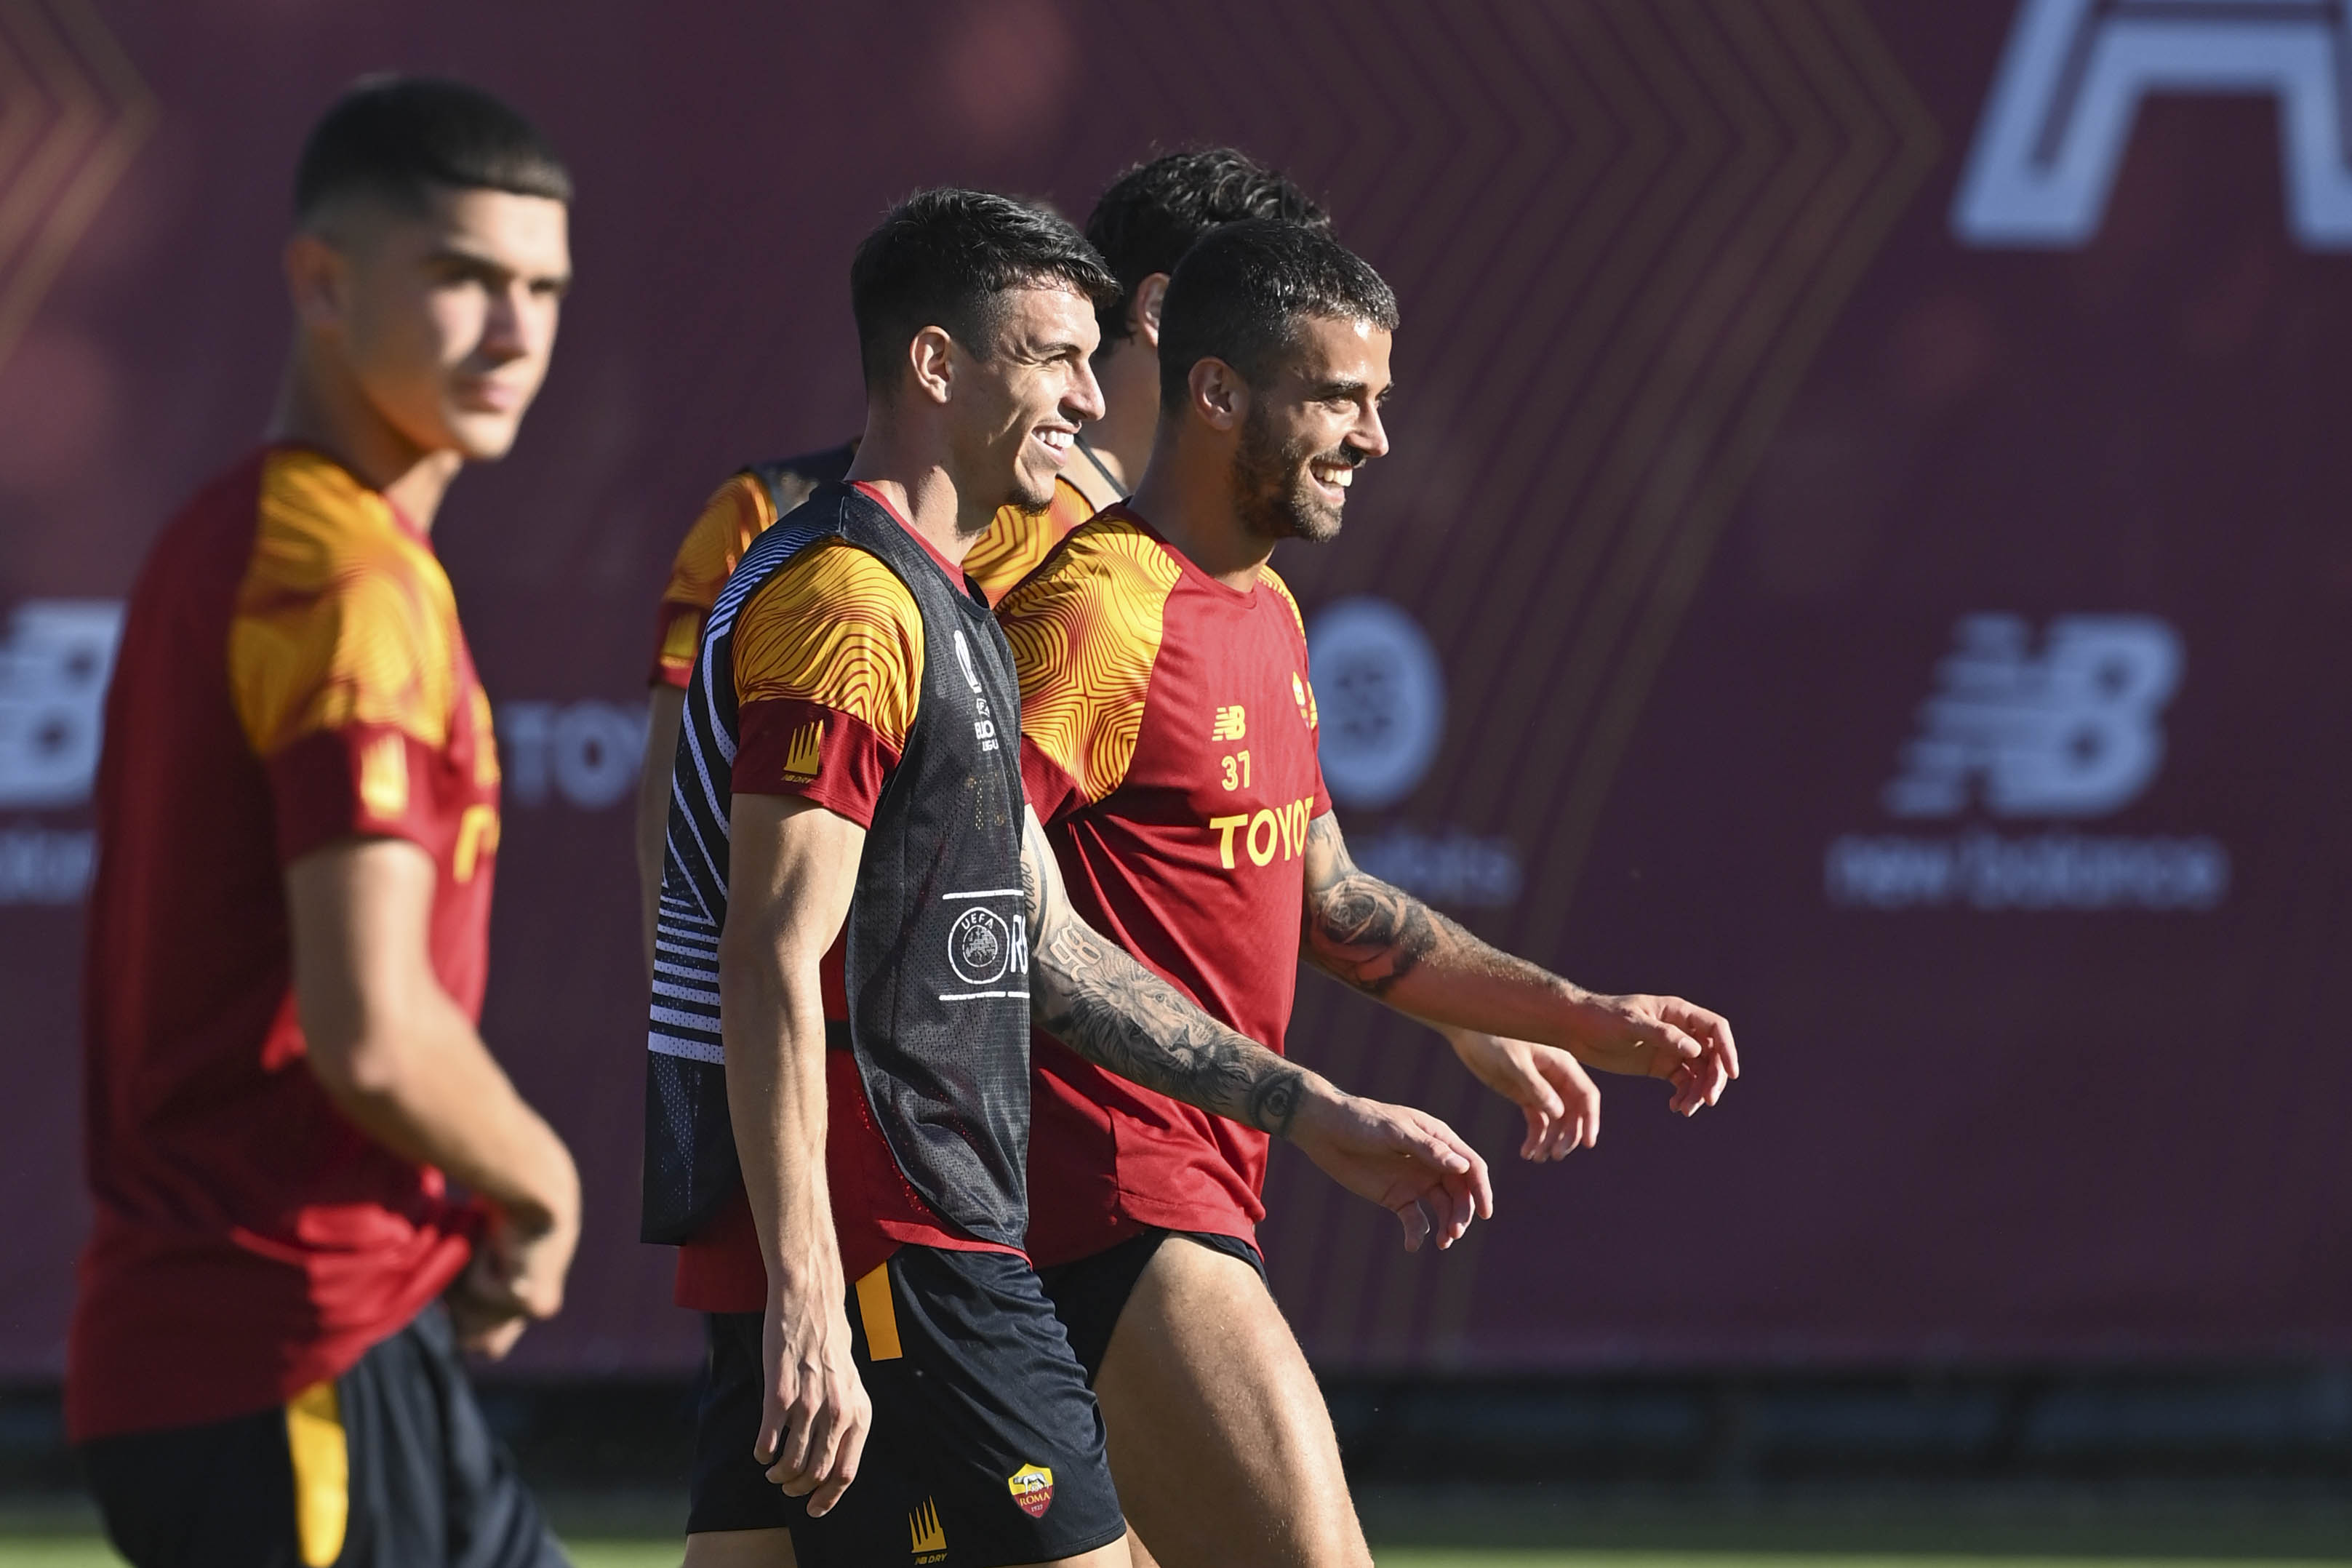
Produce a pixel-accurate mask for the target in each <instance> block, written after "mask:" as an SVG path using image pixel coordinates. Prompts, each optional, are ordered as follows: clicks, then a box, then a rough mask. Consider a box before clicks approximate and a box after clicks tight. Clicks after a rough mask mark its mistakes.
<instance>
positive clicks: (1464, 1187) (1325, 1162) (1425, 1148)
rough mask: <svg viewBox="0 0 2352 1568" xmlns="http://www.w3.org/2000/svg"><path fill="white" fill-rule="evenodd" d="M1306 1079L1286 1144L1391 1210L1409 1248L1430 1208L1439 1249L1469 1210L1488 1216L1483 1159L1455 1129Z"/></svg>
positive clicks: (1425, 1229) (1490, 1190) (1490, 1200)
mask: <svg viewBox="0 0 2352 1568" xmlns="http://www.w3.org/2000/svg"><path fill="white" fill-rule="evenodd" d="M1309 1081H1310V1084H1311V1086H1312V1087H1311V1088H1310V1089H1309V1091H1308V1092H1307V1096H1306V1097H1305V1099H1304V1100H1301V1101H1300V1103H1299V1107H1298V1110H1297V1115H1296V1116H1295V1117H1294V1118H1293V1120H1292V1121H1291V1124H1290V1141H1291V1142H1294V1143H1296V1144H1297V1145H1298V1147H1299V1149H1300V1150H1301V1151H1302V1152H1305V1154H1306V1155H1307V1158H1308V1159H1310V1160H1312V1161H1314V1162H1315V1163H1316V1164H1318V1165H1319V1166H1320V1167H1322V1169H1323V1173H1324V1174H1326V1175H1328V1176H1329V1177H1330V1178H1331V1179H1332V1180H1333V1181H1335V1182H1338V1183H1339V1184H1340V1185H1341V1186H1343V1187H1345V1188H1347V1189H1348V1190H1349V1192H1351V1193H1354V1194H1356V1195H1357V1196H1359V1197H1365V1198H1370V1199H1371V1200H1372V1202H1374V1203H1376V1204H1378V1205H1381V1207H1382V1208H1385V1209H1387V1210H1389V1211H1390V1212H1391V1214H1393V1215H1396V1216H1397V1223H1398V1224H1400V1225H1402V1226H1404V1249H1405V1250H1406V1251H1407V1252H1418V1251H1420V1250H1421V1243H1422V1238H1423V1237H1426V1236H1428V1235H1429V1234H1430V1232H1431V1230H1432V1228H1434V1229H1435V1230H1436V1233H1437V1245H1438V1246H1439V1247H1441V1248H1444V1247H1451V1246H1453V1245H1454V1243H1455V1242H1456V1241H1459V1240H1460V1239H1461V1238H1462V1233H1463V1232H1464V1231H1466V1230H1468V1229H1469V1228H1470V1220H1471V1216H1472V1215H1473V1214H1474V1213H1475V1215H1477V1216H1478V1217H1479V1218H1481V1219H1487V1218H1491V1217H1493V1215H1494V1213H1495V1189H1494V1185H1493V1184H1492V1183H1491V1182H1490V1181H1489V1180H1488V1178H1487V1175H1486V1161H1484V1160H1482V1159H1480V1158H1479V1157H1478V1151H1476V1150H1475V1149H1473V1148H1472V1147H1470V1145H1469V1144H1467V1143H1465V1142H1463V1141H1462V1138H1461V1135H1460V1134H1458V1133H1456V1132H1455V1131H1454V1129H1452V1128H1451V1127H1448V1126H1447V1125H1445V1123H1444V1122H1443V1121H1439V1120H1437V1118H1436V1117H1434V1116H1431V1115H1429V1114H1428V1113H1427V1112H1425V1111H1420V1110H1414V1109H1412V1107H1411V1106H1409V1105H1384V1104H1382V1103H1381V1101H1379V1100H1360V1099H1358V1098H1357V1097H1356V1096H1354V1095H1352V1094H1342V1093H1340V1092H1339V1090H1338V1089H1334V1088H1332V1087H1331V1086H1330V1085H1329V1084H1328V1083H1323V1082H1321V1081H1320V1080H1318V1079H1312V1078H1311V1076H1310V1080H1309ZM1432 1213H1434V1214H1435V1215H1437V1218H1438V1223H1437V1224H1436V1226H1434V1227H1433V1226H1432V1225H1431V1220H1430V1215H1432Z"/></svg>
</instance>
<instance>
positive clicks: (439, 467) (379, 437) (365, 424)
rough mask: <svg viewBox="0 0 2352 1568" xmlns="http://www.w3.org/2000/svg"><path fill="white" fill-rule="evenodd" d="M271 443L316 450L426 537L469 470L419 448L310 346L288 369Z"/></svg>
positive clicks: (447, 454)
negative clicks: (453, 485)
mask: <svg viewBox="0 0 2352 1568" xmlns="http://www.w3.org/2000/svg"><path fill="white" fill-rule="evenodd" d="M269 439H271V440H272V441H288V442H297V443H299V444H300V445H303V446H306V447H318V448H319V449H320V451H322V452H325V453H326V454H328V455H329V456H330V457H331V458H334V459H335V460H336V461H337V462H339V463H341V464H342V465H343V466H344V467H345V468H349V469H350V470H351V471H352V474H353V475H354V476H355V477H357V478H358V479H359V480H360V482H361V483H362V484H364V485H367V486H370V487H371V488H373V489H377V490H380V491H382V492H383V498H384V499H385V500H388V501H390V502H391V503H392V504H393V506H394V509H395V510H398V511H399V513H400V514H401V516H403V517H404V518H406V519H407V520H408V521H410V522H412V523H414V524H415V525H416V526H417V527H418V528H420V529H423V530H425V531H427V532H430V531H432V528H433V519H434V517H435V515H436V513H438V512H439V511H440V510H441V500H442V498H443V497H444V496H446V495H447V494H448V493H449V485H450V482H451V481H452V480H454V479H457V470H458V469H460V468H464V467H465V466H466V460H465V458H462V457H460V456H459V455H458V454H457V453H456V452H454V451H451V450H449V449H448V448H447V447H439V448H426V447H419V446H418V445H416V443H415V442H414V441H412V440H410V439H409V438H408V437H405V436H404V435H402V434H401V433H400V432H399V431H398V430H397V429H395V428H394V426H392V424H391V423H390V422H389V421H388V420H386V419H385V418H384V417H383V415H382V414H380V413H378V412H377V411H376V408H375V405H373V404H372V403H370V402H369V401H368V399H367V395H366V394H365V393H363V392H362V390H361V389H360V386H359V384H358V383H357V382H356V381H354V380H353V379H352V376H351V374H350V373H349V372H348V371H346V370H344V369H342V368H341V366H339V365H335V364H333V363H330V362H329V361H327V360H326V358H325V356H323V355H320V353H317V352H316V351H315V350H313V349H312V348H310V346H309V345H298V346H297V347H296V349H295V351H294V357H293V360H292V362H291V363H289V365H288V366H287V371H286V380H285V383H284V384H283V385H281V386H280V387H279V389H278V406H277V407H276V409H275V410H273V411H272V413H271V416H270V420H269Z"/></svg>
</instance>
